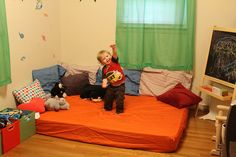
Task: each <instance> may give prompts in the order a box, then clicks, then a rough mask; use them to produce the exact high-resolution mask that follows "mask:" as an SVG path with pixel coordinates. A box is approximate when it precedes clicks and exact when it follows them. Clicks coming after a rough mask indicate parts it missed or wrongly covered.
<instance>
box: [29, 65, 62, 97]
mask: <svg viewBox="0 0 236 157" xmlns="http://www.w3.org/2000/svg"><path fill="white" fill-rule="evenodd" d="M65 72H66V70H65V69H64V68H63V67H62V66H60V65H54V66H51V67H47V68H42V69H38V70H33V71H32V76H33V80H36V79H38V80H39V82H40V84H41V86H42V88H43V90H44V92H45V93H50V91H51V89H52V88H53V87H54V85H55V84H56V83H57V82H60V79H61V77H62V76H63V75H64V74H65Z"/></svg>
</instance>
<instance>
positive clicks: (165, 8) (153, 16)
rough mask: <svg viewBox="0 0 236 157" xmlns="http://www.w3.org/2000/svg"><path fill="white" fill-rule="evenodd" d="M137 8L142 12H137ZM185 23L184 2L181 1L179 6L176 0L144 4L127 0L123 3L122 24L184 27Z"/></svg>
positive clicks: (154, 0)
mask: <svg viewBox="0 0 236 157" xmlns="http://www.w3.org/2000/svg"><path fill="white" fill-rule="evenodd" d="M137 8H139V10H142V11H140V12H137V11H136V10H137ZM142 12H143V13H142ZM186 21H187V1H186V0H182V3H181V4H179V3H177V1H176V0H147V1H146V2H145V3H144V2H143V3H142V2H141V3H140V2H139V3H137V2H136V1H133V0H127V1H125V2H124V16H123V23H133V24H138V23H140V24H168V25H186Z"/></svg>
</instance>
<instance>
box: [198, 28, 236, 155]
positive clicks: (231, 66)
mask: <svg viewBox="0 0 236 157" xmlns="http://www.w3.org/2000/svg"><path fill="white" fill-rule="evenodd" d="M205 67H206V68H205V71H204V75H203V77H202V82H201V84H200V86H199V87H198V90H199V96H201V95H202V93H204V94H206V95H207V96H211V97H213V98H216V99H218V100H220V101H222V102H225V101H232V100H234V99H235V98H236V84H235V82H236V29H225V28H219V27H214V28H213V33H212V39H211V44H210V49H209V53H208V57H207V59H206V64H205ZM214 84H217V85H220V86H223V87H226V88H227V89H229V90H230V91H231V92H229V93H228V95H227V96H221V95H218V94H216V93H213V92H212V91H211V89H212V85H214ZM198 106H199V105H197V109H196V113H195V117H197V114H198ZM215 125H216V135H215V136H213V138H212V139H214V140H215V148H214V149H212V151H211V154H214V155H219V150H220V143H221V126H219V125H221V123H220V122H219V121H218V120H216V123H215Z"/></svg>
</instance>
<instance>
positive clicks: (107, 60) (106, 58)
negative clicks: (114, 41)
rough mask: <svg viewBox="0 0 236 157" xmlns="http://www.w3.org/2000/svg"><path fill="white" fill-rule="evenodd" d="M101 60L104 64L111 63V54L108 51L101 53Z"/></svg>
mask: <svg viewBox="0 0 236 157" xmlns="http://www.w3.org/2000/svg"><path fill="white" fill-rule="evenodd" d="M100 62H101V63H102V64H103V65H107V64H110V63H111V55H110V54H109V53H107V52H105V53H103V54H102V55H101V58H100Z"/></svg>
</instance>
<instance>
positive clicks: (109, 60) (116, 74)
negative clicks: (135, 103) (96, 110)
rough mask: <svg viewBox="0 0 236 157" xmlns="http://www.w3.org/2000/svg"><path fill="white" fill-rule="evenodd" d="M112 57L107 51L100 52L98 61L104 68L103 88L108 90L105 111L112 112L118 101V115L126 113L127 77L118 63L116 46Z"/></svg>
mask: <svg viewBox="0 0 236 157" xmlns="http://www.w3.org/2000/svg"><path fill="white" fill-rule="evenodd" d="M111 48H112V52H113V53H112V55H111V54H110V52H108V51H106V50H102V51H99V52H98V55H97V59H98V61H99V62H100V63H101V64H102V65H104V66H103V68H102V74H103V80H102V87H103V88H107V90H106V94H105V97H104V109H105V110H106V111H111V110H112V106H113V101H114V100H116V113H117V114H119V113H123V112H124V95H125V75H124V72H123V70H122V68H121V66H120V64H119V62H118V56H117V49H116V45H111Z"/></svg>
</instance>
